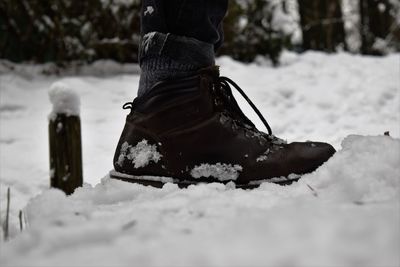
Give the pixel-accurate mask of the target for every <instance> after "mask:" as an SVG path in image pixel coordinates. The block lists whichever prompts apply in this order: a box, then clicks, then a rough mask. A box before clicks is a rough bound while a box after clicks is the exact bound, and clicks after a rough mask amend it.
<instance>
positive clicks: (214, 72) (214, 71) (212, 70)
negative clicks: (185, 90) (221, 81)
mask: <svg viewBox="0 0 400 267" xmlns="http://www.w3.org/2000/svg"><path fill="white" fill-rule="evenodd" d="M198 72H199V74H200V75H208V76H211V77H212V78H213V79H218V77H219V66H216V65H213V66H209V67H206V68H202V69H200V70H199V71H198Z"/></svg>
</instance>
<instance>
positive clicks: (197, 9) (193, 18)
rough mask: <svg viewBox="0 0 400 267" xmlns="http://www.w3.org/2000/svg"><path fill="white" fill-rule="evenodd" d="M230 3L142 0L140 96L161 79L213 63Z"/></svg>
mask: <svg viewBox="0 0 400 267" xmlns="http://www.w3.org/2000/svg"><path fill="white" fill-rule="evenodd" d="M227 6H228V1H227V0H186V1H185V0H165V1H163V0H158V1H156V0H144V1H143V2H142V10H141V36H142V41H141V45H140V51H139V57H140V58H139V61H140V66H141V70H142V73H141V77H140V83H139V91H138V95H139V96H142V95H143V94H145V93H146V92H148V91H149V90H150V89H151V87H152V86H153V85H154V84H156V83H157V82H159V81H164V80H168V79H177V78H182V77H187V76H190V75H193V74H194V73H196V71H197V70H199V69H201V68H204V67H207V66H210V65H213V64H214V51H216V50H217V49H218V47H219V46H220V45H221V43H222V41H223V32H222V24H221V23H222V19H223V18H224V16H225V14H226V11H227Z"/></svg>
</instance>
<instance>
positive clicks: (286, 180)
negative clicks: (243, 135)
mask: <svg viewBox="0 0 400 267" xmlns="http://www.w3.org/2000/svg"><path fill="white" fill-rule="evenodd" d="M109 175H110V178H112V179H117V180H121V181H124V182H129V183H136V184H141V185H145V186H152V187H156V188H162V187H163V186H164V184H166V183H173V184H176V185H178V187H179V188H186V187H188V186H189V185H196V184H204V183H207V182H203V181H189V180H180V179H175V178H171V177H163V176H149V175H142V176H137V175H130V174H125V173H121V172H117V171H115V170H111V171H110V173H109ZM300 178H301V176H300V175H298V174H291V175H289V176H288V177H274V178H271V179H267V180H258V181H252V182H250V183H248V184H236V183H235V187H236V188H242V189H253V188H257V187H259V186H260V185H261V184H262V183H264V182H267V183H274V184H279V185H290V184H291V183H293V182H296V181H298V180H299V179H300ZM211 182H215V181H210V183H211ZM229 182H230V181H226V182H218V183H223V184H227V183H229Z"/></svg>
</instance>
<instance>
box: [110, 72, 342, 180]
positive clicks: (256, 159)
mask: <svg viewBox="0 0 400 267" xmlns="http://www.w3.org/2000/svg"><path fill="white" fill-rule="evenodd" d="M229 84H231V85H233V86H234V87H235V88H236V89H237V90H238V91H239V92H240V93H241V94H242V95H243V96H244V97H245V98H246V100H247V101H248V102H249V104H250V105H251V106H252V107H253V108H254V110H255V111H256V113H257V114H258V115H259V117H260V119H261V120H262V121H263V122H264V124H265V126H266V128H267V129H268V134H267V133H264V132H261V131H259V130H257V129H256V127H255V126H254V124H253V123H252V122H251V121H250V120H249V119H248V118H247V117H246V116H245V115H244V114H243V112H242V111H241V109H240V108H239V106H238V104H237V102H236V101H235V99H234V97H233V95H232V91H231V88H230V86H229ZM124 108H130V109H131V112H130V114H129V115H128V116H127V118H126V124H125V127H124V130H123V132H122V135H121V138H120V140H119V142H118V145H117V148H116V152H115V156H114V168H115V170H113V171H111V173H110V176H111V177H112V178H117V179H121V180H126V181H130V182H137V183H142V184H146V185H153V186H157V187H160V186H162V185H163V184H164V183H166V182H174V183H177V184H178V185H180V186H187V185H189V184H196V183H199V182H206V183H210V182H222V183H227V182H229V181H233V182H235V184H236V186H237V187H243V188H251V187H255V186H258V185H259V184H260V183H261V182H264V181H269V182H274V183H281V184H288V183H291V182H292V181H295V180H297V179H298V178H299V175H301V174H304V173H309V172H312V171H314V170H315V169H317V168H318V167H319V166H320V165H321V164H323V163H324V162H325V161H327V160H328V159H329V158H330V157H331V156H332V155H333V154H334V153H335V149H334V148H333V147H332V146H331V145H329V144H326V143H318V142H305V143H299V142H295V143H290V144H287V143H286V142H284V141H283V140H281V139H279V138H277V137H275V136H273V135H272V132H271V128H270V127H269V125H268V123H267V122H266V121H265V119H264V118H263V117H262V115H261V113H260V112H259V111H258V110H257V108H256V107H255V106H254V104H253V103H252V102H251V101H250V99H248V97H247V96H246V95H245V94H244V92H243V91H242V90H241V89H240V88H239V87H238V86H237V85H236V84H235V83H234V82H232V81H231V80H230V79H228V78H226V77H220V76H219V71H218V68H217V67H210V68H207V69H204V70H201V71H200V72H199V74H198V75H196V76H193V77H189V78H185V79H181V80H173V81H165V82H161V83H158V84H156V85H155V86H154V88H152V90H151V91H150V92H149V93H148V94H147V95H144V96H142V97H140V98H136V99H135V100H134V101H133V102H131V103H126V104H125V105H124Z"/></svg>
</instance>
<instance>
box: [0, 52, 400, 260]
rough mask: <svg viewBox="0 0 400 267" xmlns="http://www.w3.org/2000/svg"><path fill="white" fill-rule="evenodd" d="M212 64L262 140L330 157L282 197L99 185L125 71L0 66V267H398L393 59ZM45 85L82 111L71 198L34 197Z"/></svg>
mask: <svg viewBox="0 0 400 267" xmlns="http://www.w3.org/2000/svg"><path fill="white" fill-rule="evenodd" d="M217 62H218V64H219V65H221V71H222V75H225V76H229V77H231V78H232V79H234V80H235V81H236V82H237V83H238V84H239V85H240V86H241V87H242V88H243V89H244V90H245V91H246V94H248V95H249V97H250V98H251V99H252V100H253V101H254V103H255V104H256V105H257V106H258V107H259V109H260V110H261V112H263V114H264V115H265V117H266V119H267V120H268V121H269V123H270V125H271V126H272V129H273V132H274V134H275V135H277V136H279V137H282V138H284V139H287V140H288V141H289V142H291V141H295V140H299V141H306V140H313V141H328V142H330V143H332V144H333V145H334V146H335V148H336V149H338V150H339V152H338V153H337V154H336V155H335V156H334V157H333V158H332V159H331V160H329V161H328V162H327V163H326V164H325V165H324V166H322V167H321V168H319V169H318V170H317V171H316V172H314V173H312V174H309V175H306V176H304V177H303V178H302V179H300V181H299V182H297V183H294V184H293V185H290V186H284V187H282V186H278V185H275V184H268V183H263V184H262V185H261V186H260V188H258V189H255V190H248V191H246V190H241V189H234V186H233V185H232V184H229V185H227V186H224V185H221V184H209V185H198V186H191V187H189V188H187V189H178V188H177V186H175V185H173V184H167V185H165V186H164V188H163V189H155V188H151V187H144V186H140V185H135V184H129V183H124V182H121V181H116V180H110V179H108V178H107V177H105V178H104V179H102V181H101V183H99V182H100V179H101V177H104V175H106V173H108V171H109V170H110V169H111V168H112V158H113V153H114V149H115V146H116V144H117V141H118V138H119V135H120V133H121V131H122V128H123V125H124V120H125V115H126V113H124V111H123V110H122V109H121V106H122V104H123V103H125V102H127V101H130V100H131V99H132V98H133V97H134V96H135V94H136V90H137V85H138V81H139V76H138V75H137V73H134V74H131V75H126V74H124V75H111V76H93V75H92V74H90V73H95V71H93V72H91V70H90V68H86V67H85V68H84V70H85V71H84V72H83V73H80V74H79V73H78V74H76V72H75V71H73V72H67V73H64V74H62V75H61V76H55V75H51V76H46V75H43V74H41V73H42V72H43V68H45V69H46V68H48V66H47V65H46V66H28V65H13V66H12V68H10V63H9V62H5V63H4V62H1V63H0V185H1V187H0V210H1V222H3V221H4V218H5V207H6V202H5V199H6V194H5V192H6V190H7V187H11V213H10V237H11V240H10V241H8V242H4V240H3V241H1V242H2V243H1V244H0V245H1V246H0V265H1V266H127V265H129V266H132V265H134V266H165V265H168V266H205V265H211V266H243V265H244V266H249V265H251V266H259V265H262V266H399V265H400V260H399V256H398V251H399V250H400V244H399V243H400V226H399V225H400V207H399V205H400V195H399V191H400V186H399V181H400V177H399V173H400V169H399V168H400V167H399V166H400V164H399V163H400V156H399V153H400V152H399V151H400V147H399V142H400V141H399V139H398V138H399V135H400V129H399V127H400V110H399V107H400V106H399V104H400V92H399V90H400V87H399V86H400V75H399V73H400V71H399V64H400V63H399V62H400V61H399V54H392V55H388V56H386V57H366V56H358V55H350V54H346V53H339V54H335V55H326V54H323V53H316V52H308V53H305V54H302V55H297V54H292V53H287V52H286V53H284V55H283V58H282V66H281V67H279V68H272V67H271V63H270V62H269V61H267V60H265V59H263V58H258V60H257V63H253V64H242V63H239V62H235V61H233V60H232V59H230V58H228V57H222V58H219V59H218V61H217ZM2 64H5V65H6V67H4V65H2ZM111 65H112V66H113V70H115V66H116V65H115V64H111ZM96 68H98V69H101V70H103V71H104V72H103V73H106V72H107V71H106V69H107V67H106V66H101V64H97V65H96ZM122 68H123V69H136V68H137V67H136V66H134V65H131V66H124V67H121V69H122ZM71 73H74V74H73V75H71ZM110 73H113V71H110ZM57 81H60V82H63V83H65V84H66V85H68V86H69V87H71V88H74V89H75V90H77V92H78V93H79V96H80V97H81V104H82V106H81V120H82V142H83V162H84V177H85V182H86V184H85V185H84V187H83V188H80V189H78V190H77V191H76V193H74V194H73V195H72V196H71V197H65V196H64V195H63V194H62V193H61V192H59V191H56V190H48V187H49V176H50V170H49V163H48V132H47V124H48V121H47V120H46V117H47V115H48V113H49V112H50V111H51V108H52V107H51V103H50V102H49V100H48V96H47V93H48V90H49V88H50V86H51V84H53V83H54V82H57ZM238 101H239V104H241V105H242V106H243V109H244V112H245V113H246V114H247V115H248V116H249V117H250V118H251V119H253V120H254V121H255V123H256V125H257V126H259V127H260V128H262V123H261V122H259V121H257V120H256V118H257V116H256V115H255V114H254V113H252V112H251V108H250V107H248V106H246V105H245V101H243V100H242V99H240V97H238ZM385 131H389V132H390V135H391V136H392V137H387V136H382V134H383V133H384V132H385ZM351 134H358V135H359V136H355V135H351ZM348 135H351V136H350V137H347V138H345V137H346V136H348ZM362 135H364V136H362ZM377 135H379V136H377ZM32 197H35V198H34V199H33V200H31V201H30V199H31V198H32ZM26 205H27V206H26ZM24 207H26V208H24ZM20 209H24V214H25V216H26V222H24V226H25V230H24V231H23V233H22V234H20V231H19V226H18V225H19V222H18V212H19V210H20ZM0 232H1V231H0ZM0 236H1V234H0ZM1 239H3V237H2V236H1Z"/></svg>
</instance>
